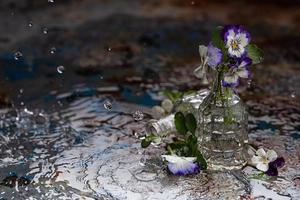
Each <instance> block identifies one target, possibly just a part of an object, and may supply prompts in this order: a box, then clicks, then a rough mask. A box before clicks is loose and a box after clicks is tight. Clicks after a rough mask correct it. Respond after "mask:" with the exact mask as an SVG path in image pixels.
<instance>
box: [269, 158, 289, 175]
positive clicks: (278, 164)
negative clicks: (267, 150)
mask: <svg viewBox="0 0 300 200" xmlns="http://www.w3.org/2000/svg"><path fill="white" fill-rule="evenodd" d="M284 164H285V160H284V158H283V157H279V158H277V159H276V160H274V161H272V162H270V163H269V169H268V170H267V171H266V172H265V173H266V175H268V176H278V169H279V168H282V167H283V166H284Z"/></svg>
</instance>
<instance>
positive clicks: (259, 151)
mask: <svg viewBox="0 0 300 200" xmlns="http://www.w3.org/2000/svg"><path fill="white" fill-rule="evenodd" d="M256 155H258V156H260V157H265V156H266V152H265V150H264V149H263V148H259V149H258V150H257V151H256Z"/></svg>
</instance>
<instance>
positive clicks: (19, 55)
mask: <svg viewBox="0 0 300 200" xmlns="http://www.w3.org/2000/svg"><path fill="white" fill-rule="evenodd" d="M22 56H23V54H22V53H21V52H20V51H17V52H16V53H15V60H19V59H20V58H21V57H22Z"/></svg>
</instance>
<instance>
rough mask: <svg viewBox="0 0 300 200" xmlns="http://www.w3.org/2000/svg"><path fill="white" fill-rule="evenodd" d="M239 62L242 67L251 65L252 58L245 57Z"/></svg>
mask: <svg viewBox="0 0 300 200" xmlns="http://www.w3.org/2000/svg"><path fill="white" fill-rule="evenodd" d="M238 63H239V66H240V67H244V66H249V65H251V64H252V60H251V59H250V58H248V57H243V58H241V59H239V60H238Z"/></svg>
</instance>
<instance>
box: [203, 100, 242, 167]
mask: <svg viewBox="0 0 300 200" xmlns="http://www.w3.org/2000/svg"><path fill="white" fill-rule="evenodd" d="M199 120H200V121H199V130H198V133H199V148H200V149H201V151H202V153H203V155H204V157H205V158H206V159H207V162H208V166H209V168H211V169H212V170H231V169H240V168H241V167H243V166H244V165H245V163H246V160H245V154H246V152H247V151H246V145H245V144H246V143H247V142H248V137H247V120H248V117H247V112H246V110H245V107H244V105H243V103H242V101H241V100H240V98H239V97H238V96H237V95H233V97H232V98H231V99H230V101H229V103H228V104H226V105H224V104H221V103H220V102H214V101H209V104H208V105H207V106H206V108H205V109H204V110H203V111H202V112H200V119H199Z"/></svg>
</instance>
